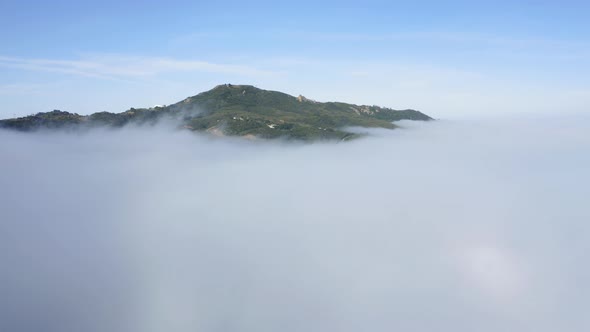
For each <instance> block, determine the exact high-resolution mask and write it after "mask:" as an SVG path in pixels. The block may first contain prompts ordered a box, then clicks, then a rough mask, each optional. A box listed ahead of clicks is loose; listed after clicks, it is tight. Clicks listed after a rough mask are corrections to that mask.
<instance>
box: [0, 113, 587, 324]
mask: <svg viewBox="0 0 590 332" xmlns="http://www.w3.org/2000/svg"><path fill="white" fill-rule="evenodd" d="M588 120H590V117H588V116H560V117H557V116H556V117H555V118H543V119H539V118H533V117H530V118H519V119H507V118H506V119H502V120H491V119H487V120H485V121H483V120H482V121H476V120H472V121H436V122H431V123H411V122H405V123H403V125H404V127H405V129H400V130H393V131H388V130H374V131H371V136H370V137H367V138H364V139H359V140H356V141H353V142H347V143H318V144H296V143H288V142H261V141H246V140H240V139H218V138H216V139H213V138H208V137H204V136H199V135H195V134H192V133H188V132H176V131H173V130H171V129H167V128H164V127H163V128H125V129H122V130H116V131H93V132H90V133H43V132H41V133H33V134H23V133H14V132H8V131H0V263H1V266H0V330H1V331H19V332H20V331H27V332H28V331H44V332H78V331H85V332H99V331H100V332H103V331H109V332H111V331H114V332H164V331H174V332H188V331H252V332H265V331H269V332H270V331H283V332H289V331H293V332H295V331H297V332H299V331H301V332H303V331H305V332H311V331H318V332H325V331H412V332H431V331H449V332H462V331H465V332H471V331H483V332H486V331H494V332H497V331H536V332H543V331H575V332H577V331H580V332H581V331H588V330H590V315H589V314H588V310H589V308H590V259H589V257H588V254H589V253H590V223H589V222H590V204H589V199H590V175H589V173H588V171H589V170H590V135H589V133H590V121H588Z"/></svg>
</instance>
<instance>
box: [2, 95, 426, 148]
mask: <svg viewBox="0 0 590 332" xmlns="http://www.w3.org/2000/svg"><path fill="white" fill-rule="evenodd" d="M162 119H172V120H174V121H178V123H179V127H180V128H184V129H187V130H192V131H205V132H209V133H211V134H214V135H228V136H242V137H247V138H255V137H258V138H279V137H282V138H287V139H298V140H318V139H339V140H347V139H351V138H354V137H357V136H358V135H357V134H354V133H352V132H349V131H347V130H346V127H354V126H357V127H373V128H374V127H378V128H389V129H394V128H396V127H397V126H396V125H395V124H394V123H393V122H395V121H398V120H422V121H428V120H432V118H431V117H429V116H427V115H425V114H423V113H421V112H418V111H415V110H393V109H390V108H383V107H378V106H365V105H363V106H358V105H353V104H346V103H339V102H327V103H321V102H316V101H313V100H310V99H307V98H305V97H303V96H299V97H293V96H290V95H288V94H285V93H282V92H277V91H268V90H262V89H259V88H256V87H253V86H250V85H232V84H224V85H218V86H216V87H215V88H213V89H211V90H209V91H206V92H203V93H200V94H198V95H196V96H193V97H189V98H186V99H185V100H183V101H180V102H178V103H176V104H173V105H169V106H156V107H153V108H137V109H136V108H131V109H129V110H127V111H125V112H122V113H109V112H99V113H94V114H91V115H86V116H84V115H78V114H75V113H68V112H62V111H57V110H56V111H53V112H46V113H37V114H35V115H30V116H26V117H21V118H14V119H6V120H0V128H8V129H15V130H20V131H32V130H38V129H76V130H78V129H87V128H92V127H122V126H125V125H128V124H140V125H141V124H155V123H157V122H158V121H160V120H162Z"/></svg>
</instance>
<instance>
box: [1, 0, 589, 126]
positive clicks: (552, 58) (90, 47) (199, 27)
mask: <svg viewBox="0 0 590 332" xmlns="http://www.w3.org/2000/svg"><path fill="white" fill-rule="evenodd" d="M588 13H590V4H588V3H585V2H583V1H569V2H568V1H563V2H560V3H558V2H555V1H553V2H548V1H520V2H518V3H515V2H513V1H511V2H508V1H507V2H502V1H493V2H491V1H490V2H476V1H450V2H449V1H446V2H444V3H443V2H439V1H421V2H412V3H409V2H395V1H368V2H367V1H365V2H362V3H361V2H335V1H299V2H287V3H283V4H277V3H276V2H271V1H267V2H264V1H236V2H233V1H224V2H199V1H168V2H166V3H164V2H155V1H141V2H140V1H128V2H124V3H121V2H119V1H102V2H98V1H97V2H85V1H52V2H48V1H3V2H2V3H0V117H3V118H4V117H11V116H14V115H26V114H30V113H36V112H41V111H49V110H52V109H61V110H65V111H70V112H77V113H81V114H87V113H91V112H96V111H112V112H120V111H124V110H126V109H128V108H130V107H149V106H153V105H156V104H170V103H173V102H176V101H179V100H181V99H183V98H185V97H187V96H189V95H194V94H196V93H198V92H201V91H203V90H208V89H210V88H212V87H213V86H215V85H217V84H221V83H226V82H230V83H236V84H238V83H244V84H254V85H256V86H258V87H261V88H265V89H272V90H281V91H285V92H287V93H291V94H295V95H297V94H303V95H305V96H307V97H309V98H313V99H317V100H320V101H328V100H340V101H346V102H353V103H358V104H378V105H383V106H389V107H394V108H416V109H420V110H423V111H425V112H427V113H429V114H432V115H433V116H435V117H442V118H447V117H456V116H480V115H485V116H489V115H496V114H513V113H523V112H525V113H555V112H576V111H580V112H581V111H586V110H587V109H588V107H587V105H590V23H589V20H588V18H587V16H588Z"/></svg>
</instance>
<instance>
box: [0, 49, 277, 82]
mask: <svg viewBox="0 0 590 332" xmlns="http://www.w3.org/2000/svg"><path fill="white" fill-rule="evenodd" d="M0 67H4V68H13V69H22V70H30V71H45V72H54V73H62V74H69V75H76V76H84V77H93V78H102V79H129V78H136V77H145V76H155V75H158V74H165V73H172V72H183V71H195V72H209V73H222V74H235V75H244V76H264V75H271V74H273V72H271V71H266V70H261V69H258V68H255V67H252V66H248V65H241V64H224V63H213V62H208V61H201V60H185V59H176V58H167V57H138V56H120V55H100V56H92V57H86V58H80V59H75V60H63V59H41V58H33V59H31V58H20V57H8V56H0Z"/></svg>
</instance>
